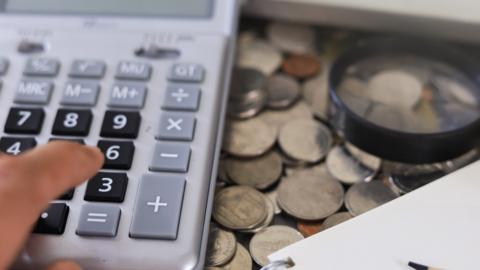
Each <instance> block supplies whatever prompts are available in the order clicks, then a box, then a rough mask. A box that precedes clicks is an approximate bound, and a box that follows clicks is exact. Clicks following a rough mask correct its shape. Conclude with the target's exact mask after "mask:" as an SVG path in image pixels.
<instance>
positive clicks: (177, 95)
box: [162, 85, 200, 111]
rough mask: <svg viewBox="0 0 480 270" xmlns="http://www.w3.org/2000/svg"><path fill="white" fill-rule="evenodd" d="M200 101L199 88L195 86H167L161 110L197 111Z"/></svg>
mask: <svg viewBox="0 0 480 270" xmlns="http://www.w3.org/2000/svg"><path fill="white" fill-rule="evenodd" d="M199 101H200V88H199V87H198V86H195V85H169V86H168V87H167V91H166V92H165V99H164V101H163V106H162V108H163V109H166V110H188V111H195V110H197V109H198V103H199Z"/></svg>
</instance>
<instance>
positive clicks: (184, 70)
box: [168, 63, 205, 82]
mask: <svg viewBox="0 0 480 270" xmlns="http://www.w3.org/2000/svg"><path fill="white" fill-rule="evenodd" d="M204 77H205V69H204V68H203V67H202V66H201V65H198V64H189V63H179V64H175V65H173V66H172V68H171V70H170V75H169V77H168V79H170V80H171V81H178V82H202V81H203V79H204Z"/></svg>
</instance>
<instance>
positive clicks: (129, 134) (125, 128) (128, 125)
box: [100, 111, 141, 139]
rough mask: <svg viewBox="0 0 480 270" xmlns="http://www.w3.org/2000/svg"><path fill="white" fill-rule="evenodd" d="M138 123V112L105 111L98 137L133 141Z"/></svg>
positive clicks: (139, 118) (139, 119) (136, 133)
mask: <svg viewBox="0 0 480 270" xmlns="http://www.w3.org/2000/svg"><path fill="white" fill-rule="evenodd" d="M140 121H141V117H140V113H139V112H121V111H107V112H105V117H104V118H103V123H102V130H101V132H100V136H102V137H117V138H130V139H134V138H136V137H137V135H138V129H139V127H140Z"/></svg>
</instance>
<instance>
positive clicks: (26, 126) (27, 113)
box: [5, 108, 45, 134]
mask: <svg viewBox="0 0 480 270" xmlns="http://www.w3.org/2000/svg"><path fill="white" fill-rule="evenodd" d="M44 118H45V112H44V111H43V109H32V108H12V109H10V112H9V113H8V117H7V122H6V124H5V132H6V133H22V134H38V133H40V130H41V129H42V124H43V119H44Z"/></svg>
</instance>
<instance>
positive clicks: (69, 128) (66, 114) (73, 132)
mask: <svg viewBox="0 0 480 270" xmlns="http://www.w3.org/2000/svg"><path fill="white" fill-rule="evenodd" d="M92 117H93V116H92V112H91V111H89V110H68V109H59V110H58V112H57V116H56V117H55V122H54V123H53V128H52V134H54V135H65V136H86V135H88V132H89V131H90V124H91V123H92Z"/></svg>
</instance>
